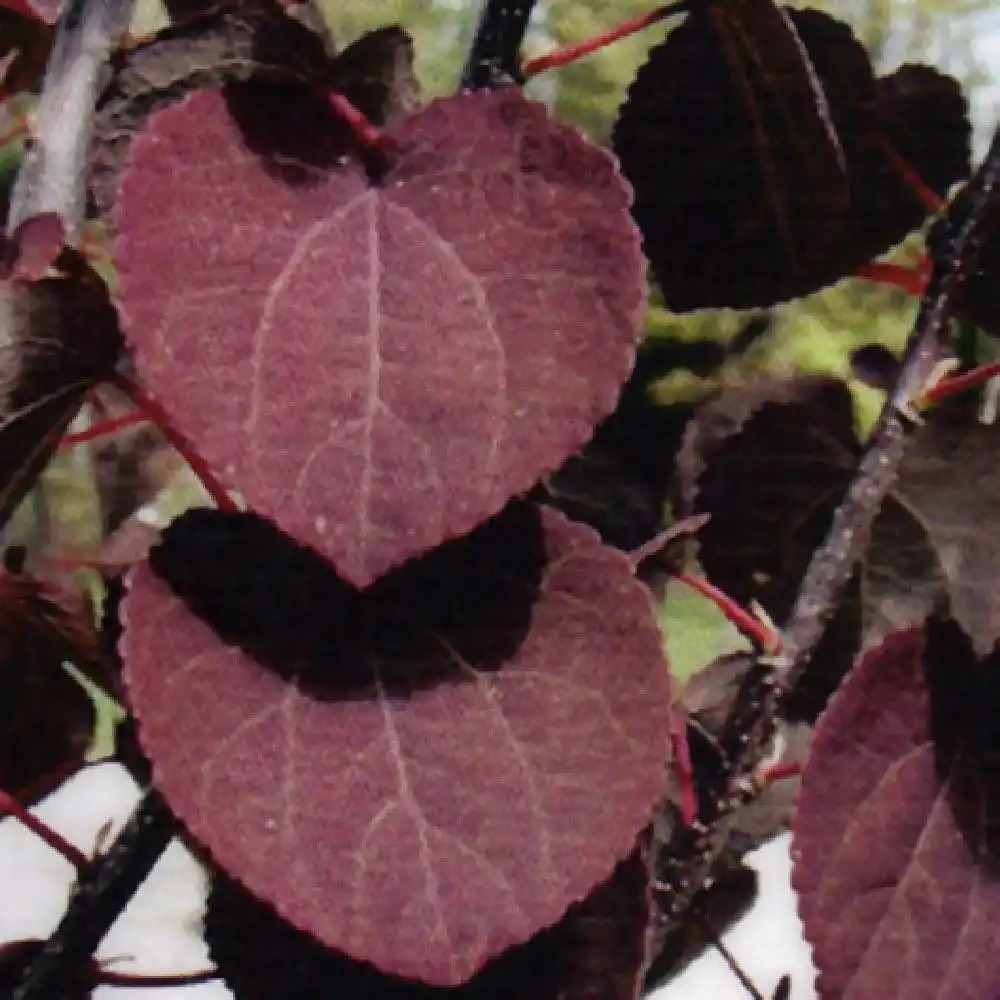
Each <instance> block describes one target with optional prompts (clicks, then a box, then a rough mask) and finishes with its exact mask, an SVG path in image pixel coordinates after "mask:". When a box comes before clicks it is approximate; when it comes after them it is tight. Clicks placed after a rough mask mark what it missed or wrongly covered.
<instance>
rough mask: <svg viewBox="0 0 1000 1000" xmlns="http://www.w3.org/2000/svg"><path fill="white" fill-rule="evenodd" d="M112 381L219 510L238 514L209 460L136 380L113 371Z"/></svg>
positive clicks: (237, 508)
mask: <svg viewBox="0 0 1000 1000" xmlns="http://www.w3.org/2000/svg"><path fill="white" fill-rule="evenodd" d="M111 381H112V383H113V384H114V385H115V386H117V387H118V388H119V389H121V391H122V392H123V393H125V395H126V396H128V398H129V399H130V400H131V401H132V403H133V404H134V405H135V407H136V409H137V410H138V411H139V412H140V413H141V414H143V415H144V416H145V418H146V419H147V420H149V421H150V422H151V423H154V424H156V426H157V427H158V428H159V429H160V430H161V431H162V432H163V436H164V437H165V438H166V439H167V440H168V441H169V442H170V443H171V444H172V445H173V446H174V447H175V448H176V449H177V451H178V452H180V455H181V457H182V458H183V459H184V461H185V462H187V464H188V465H190V466H191V469H192V470H193V471H194V474H195V475H196V476H197V477H198V478H199V479H200V480H201V484H202V485H203V486H204V487H205V489H206V490H207V491H208V494H209V496H211V498H212V499H213V500H214V501H215V504H216V506H217V507H218V508H219V510H226V511H230V512H231V513H238V512H239V507H238V506H237V505H236V503H235V501H234V500H233V498H232V497H231V496H230V495H229V493H228V492H227V491H226V489H225V487H224V486H223V485H222V483H220V482H219V480H218V478H217V477H216V475H215V473H214V472H213V471H212V470H211V468H210V467H209V465H208V463H207V462H206V461H205V459H204V458H202V457H201V455H200V454H199V453H198V451H197V449H195V448H194V446H193V445H192V444H191V442H190V441H188V439H187V438H186V437H184V435H183V434H181V433H180V432H178V431H177V430H176V429H175V427H174V425H173V421H172V420H171V419H170V414H168V413H167V411H166V410H165V409H164V408H163V407H162V406H161V405H160V404H159V403H158V402H157V401H156V400H155V399H154V398H153V397H152V396H150V395H149V393H147V392H146V390H145V389H143V388H142V386H140V385H139V384H138V383H136V382H133V381H132V379H130V378H129V377H128V376H127V375H123V374H122V373H121V372H115V374H114V376H113V378H112V380H111Z"/></svg>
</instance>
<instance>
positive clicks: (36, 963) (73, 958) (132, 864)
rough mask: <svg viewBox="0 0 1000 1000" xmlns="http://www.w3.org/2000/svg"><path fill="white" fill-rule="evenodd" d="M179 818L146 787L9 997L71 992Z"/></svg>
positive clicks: (40, 999)
mask: <svg viewBox="0 0 1000 1000" xmlns="http://www.w3.org/2000/svg"><path fill="white" fill-rule="evenodd" d="M175 822H176V821H175V820H174V817H173V815H172V814H171V812H170V810H169V809H168V808H167V805H166V803H165V802H164V801H163V798H162V797H161V796H160V794H159V792H157V791H155V790H150V791H147V792H146V794H145V795H144V796H143V798H142V800H141V801H140V802H139V805H138V806H137V807H136V810H135V812H134V813H133V814H132V818H131V819H130V820H129V821H128V823H127V824H126V825H125V827H124V828H123V829H122V832H121V833H120V834H119V836H118V838H117V839H116V840H115V842H114V843H113V844H112V845H111V848H110V850H108V852H107V853H106V854H104V855H103V856H102V857H100V858H98V859H97V860H96V861H95V862H94V863H93V865H92V866H91V868H90V870H89V872H88V873H87V875H86V876H85V877H84V878H83V879H81V880H80V882H79V883H78V884H77V887H76V890H75V892H74V893H73V896H72V899H71V900H70V904H69V908H68V909H67V911H66V915H65V916H64V917H63V918H62V920H61V921H60V922H59V926H58V927H57V928H56V930H55V932H54V933H53V935H52V937H50V938H49V939H48V941H46V942H45V944H44V946H43V947H42V950H41V951H40V952H39V953H38V955H37V956H36V957H35V959H34V960H33V961H32V962H31V963H30V964H29V965H28V968H27V970H26V971H25V973H24V977H23V978H22V980H21V983H20V985H19V986H18V987H17V988H16V989H15V990H14V992H13V993H12V994H11V998H10V1000H52V998H53V997H60V996H63V995H67V991H68V990H69V988H70V986H71V985H72V983H73V980H74V974H75V972H76V971H77V970H79V969H80V967H81V966H82V965H84V964H86V963H87V962H89V961H90V958H91V956H92V955H93V953H94V951H95V950H96V949H97V946H98V945H99V944H100V942H101V939H102V938H103V937H104V935H105V934H107V932H108V930H109V929H110V927H111V925H112V924H113V923H114V922H115V921H116V920H117V919H118V917H119V915H120V914H121V912H122V910H124V909H125V907H126V905H127V904H128V901H129V900H130V899H131V898H132V896H133V895H134V894H135V891H136V889H138V888H139V886H140V885H141V884H142V883H143V881H145V879H146V876H147V875H148V874H149V873H150V871H151V870H152V868H153V865H154V864H156V861H157V859H158V858H159V857H160V855H161V854H163V852H164V851H165V850H166V848H167V845H168V844H169V843H170V840H171V838H172V837H173V835H174V833H175Z"/></svg>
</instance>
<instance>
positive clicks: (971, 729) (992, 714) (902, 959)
mask: <svg viewBox="0 0 1000 1000" xmlns="http://www.w3.org/2000/svg"><path fill="white" fill-rule="evenodd" d="M997 676H998V675H997V662H996V653H991V654H990V655H989V656H988V657H986V658H985V659H983V660H977V659H976V657H975V656H974V654H973V652H972V649H971V647H970V645H969V643H968V640H967V639H966V638H965V637H964V635H963V634H962V631H961V629H960V628H958V627H957V626H955V625H954V624H953V623H950V622H940V621H931V622H930V623H928V625H927V626H926V627H923V626H919V625H918V626H914V627H912V628H910V629H909V630H906V631H903V632H898V633H894V634H893V635H891V636H890V637H889V638H887V639H886V640H885V641H884V642H883V643H882V644H881V645H879V646H878V647H876V648H874V649H872V650H870V651H869V652H868V653H867V655H866V656H865V657H864V659H863V660H862V661H861V662H860V663H859V664H858V666H856V667H855V669H854V670H853V671H852V672H851V674H850V676H849V677H848V679H847V681H846V682H845V684H844V686H843V687H842V688H841V690H840V691H839V692H838V693H837V694H836V695H835V696H834V698H833V699H832V700H831V702H830V705H829V707H828V708H827V710H826V712H825V713H824V714H823V716H822V717H821V719H820V721H819V724H818V725H817V728H816V734H815V738H814V741H813V745H812V751H811V754H810V757H809V760H808V764H807V766H806V769H805V773H804V775H803V779H802V791H801V794H800V798H799V808H798V813H797V816H796V819H795V822H794V826H793V834H794V841H793V857H795V858H796V862H795V869H794V874H793V885H794V887H795V889H796V890H797V891H798V894H799V911H800V914H801V916H802V919H803V923H804V925H805V932H806V937H807V938H808V940H809V941H810V943H811V944H812V947H813V956H814V960H815V962H816V965H817V968H818V969H819V977H818V980H817V990H818V993H819V995H820V997H822V998H823V1000H839V998H841V997H851V998H855V1000H866V998H869V997H870V998H872V1000H874V998H879V1000H881V998H884V997H896V996H900V997H903V996H905V997H921V998H928V1000H931V998H933V1000H949V998H965V997H987V996H994V995H996V993H997V991H998V989H1000V962H998V960H997V958H996V949H995V948H993V947H991V942H992V940H993V937H994V930H995V927H996V923H997V919H998V917H1000V883H998V882H997V879H996V853H995V849H996V846H997V845H996V837H995V829H996V821H997V805H998V801H1000V800H998V793H1000V788H998V786H997V772H996V763H995V762H996V759H997V736H996V718H997V712H998V710H1000V690H998V685H997V679H996V678H997Z"/></svg>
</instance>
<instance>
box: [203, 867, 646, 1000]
mask: <svg viewBox="0 0 1000 1000" xmlns="http://www.w3.org/2000/svg"><path fill="white" fill-rule="evenodd" d="M647 878H648V873H647V871H646V867H645V865H644V864H643V861H642V859H641V857H640V856H639V854H638V852H633V854H631V855H630V856H629V857H628V858H626V860H624V861H622V862H621V863H619V865H618V866H617V867H616V868H615V870H614V872H613V874H612V876H611V878H610V879H608V880H607V881H606V882H603V883H602V884H601V885H599V886H597V887H596V888H595V889H594V890H593V891H592V892H591V893H590V895H589V896H588V897H587V898H586V899H585V900H584V901H583V902H582V903H579V904H577V905H575V906H573V907H571V908H570V910H569V912H568V913H567V914H566V916H565V917H563V919H562V920H560V921H559V923H558V924H556V925H555V926H554V927H552V928H549V929H548V930H545V931H542V932H541V933H539V934H537V935H536V936H535V937H534V938H532V939H531V940H530V941H528V942H527V943H526V944H523V945H519V946H517V947H515V948H511V949H510V950H508V951H507V952H505V953H504V954H503V955H501V956H499V957H498V958H496V959H494V960H493V961H491V962H489V963H488V964H487V965H486V967H485V968H484V969H483V970H482V971H480V972H479V973H477V974H476V975H475V976H473V978H472V979H471V980H469V982H467V983H464V984H462V985H461V986H455V987H452V988H451V989H442V988H440V987H434V986H427V985H425V984H423V983H418V982H414V981H413V980H404V979H401V978H399V977H398V976H388V975H386V974H384V973H380V972H378V971H377V970H376V969H373V968H372V967H371V966H370V965H365V964H363V963H361V962H356V961H353V960H352V959H350V958H348V957H347V956H346V955H344V954H343V953H341V952H337V951H333V950H331V949H329V948H324V947H323V946H321V945H319V944H318V943H317V942H316V941H315V939H313V938H311V937H309V936H308V935H306V934H302V933H301V932H299V931H296V930H295V929H294V928H293V927H291V926H290V925H289V924H287V923H286V922H285V921H283V920H281V919H280V918H279V917H278V916H277V915H276V914H275V913H274V911H273V910H271V909H270V908H269V907H267V906H265V905H263V904H262V903H260V902H259V901H258V900H255V899H254V898H253V897H252V896H250V895H249V894H248V893H247V892H246V891H245V890H243V889H241V888H240V886H239V885H237V884H236V883H234V882H232V881H231V880H229V879H226V878H225V877H224V876H220V877H217V878H216V879H215V880H214V884H213V889H212V893H211V895H210V896H209V902H208V914H207V918H206V927H205V934H206V937H207V939H208V942H209V948H210V951H211V954H212V959H213V961H215V962H216V963H217V965H218V967H219V970H220V973H221V974H222V975H223V977H224V978H225V979H226V982H227V983H228V984H229V986H230V988H231V989H232V990H233V991H234V992H235V994H236V996H237V998H238V1000H328V998H329V1000H333V997H340V996H345V997H364V998H365V1000H509V998H511V997H524V998H526V1000H635V996H636V991H637V986H638V983H637V978H638V972H639V968H640V966H641V964H642V959H643V954H642V951H643V948H642V945H643V937H644V932H645V928H646V923H647V921H648V910H647V902H646V882H647Z"/></svg>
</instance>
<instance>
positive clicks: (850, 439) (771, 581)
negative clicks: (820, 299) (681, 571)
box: [680, 378, 1000, 654]
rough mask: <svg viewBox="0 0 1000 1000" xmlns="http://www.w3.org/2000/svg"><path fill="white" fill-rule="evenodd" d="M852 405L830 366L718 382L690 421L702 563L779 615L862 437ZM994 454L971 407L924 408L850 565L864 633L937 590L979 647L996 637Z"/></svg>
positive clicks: (891, 625)
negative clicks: (738, 383) (828, 373)
mask: <svg viewBox="0 0 1000 1000" xmlns="http://www.w3.org/2000/svg"><path fill="white" fill-rule="evenodd" d="M850 407H851V404H850V395H849V393H848V390H847V388H846V386H844V384H843V383H841V382H840V381H839V380H836V379H827V378H799V379H795V380H793V381H792V382H785V383H782V382H772V381H765V382H761V383H758V384H756V385H752V386H749V387H743V388H735V389H731V390H727V391H726V392H725V393H723V395H722V396H721V397H720V398H719V399H718V400H716V401H714V402H712V403H709V404H707V405H706V406H705V407H703V408H702V410H701V411H700V412H699V413H698V415H697V416H696V418H695V420H694V421H693V422H692V424H691V426H690V428H689V432H688V437H687V441H686V443H685V447H684V450H683V452H682V460H681V463H680V467H681V470H682V472H681V477H682V484H683V485H682V490H683V493H684V499H685V506H684V508H683V511H684V513H709V514H711V519H710V520H709V522H708V523H707V524H706V525H705V526H704V528H702V529H701V531H700V532H699V541H700V558H701V560H702V563H703V565H704V566H705V569H706V572H707V573H708V574H709V576H710V577H711V579H712V580H713V581H714V582H715V583H717V584H718V585H719V586H721V587H722V588H723V589H724V590H726V591H727V592H729V593H731V594H732V595H733V596H734V597H736V598H737V599H738V600H741V601H749V600H751V599H756V600H759V601H760V602H761V603H762V604H763V605H764V607H765V608H766V609H767V610H768V611H769V612H770V613H771V614H772V615H774V616H775V617H776V619H777V620H779V621H780V620H781V619H782V618H783V617H784V616H785V615H786V614H787V613H788V611H789V609H790V607H791V603H792V601H793V600H794V595H795V593H796V591H797V589H798V586H799V582H800V580H801V577H802V574H803V572H804V570H805V566H806V563H807V562H808V558H809V555H810V553H811V552H812V550H813V549H814V548H815V546H816V545H817V544H818V542H819V541H820V540H821V539H822V537H823V535H824V534H825V532H826V529H827V527H828V525H829V522H830V518H831V517H832V515H833V510H834V508H835V507H836V505H837V503H838V502H839V500H840V497H841V496H842V494H843V492H844V490H846V488H847V486H848V484H849V483H850V481H851V478H852V476H853V474H854V469H855V466H856V463H857V459H858V456H859V455H860V448H859V445H858V443H857V441H856V440H855V437H854V433H853V429H852V428H851V417H850V412H851V411H850ZM998 460H1000V434H998V432H997V429H996V428H995V427H992V426H986V425H984V424H981V423H980V422H979V421H978V420H977V419H976V414H975V410H974V409H973V408H972V407H970V406H968V405H965V404H964V403H955V404H950V405H945V406H939V407H937V408H935V409H934V410H933V411H932V412H931V413H930V414H929V415H928V417H927V420H926V423H925V426H923V427H921V428H919V430H918V431H917V432H916V434H915V435H914V441H913V442H912V444H911V445H910V446H909V448H908V450H907V453H906V455H905V456H904V458H903V460H902V463H901V466H900V470H899V476H898V478H897V481H896V484H895V485H894V486H893V488H892V491H891V492H890V494H889V497H888V498H887V500H886V502H885V504H884V505H883V508H882V510H881V511H880V512H879V514H878V516H877V518H876V520H875V524H874V527H873V530H872V537H871V542H870V544H869V548H868V551H867V553H866V554H865V557H864V559H863V560H862V562H861V565H860V567H859V578H858V586H859V587H860V591H859V593H858V595H857V599H858V600H860V608H861V615H862V619H863V622H862V633H863V641H864V644H865V645H868V644H871V643H873V642H877V641H878V640H879V639H880V638H882V637H883V636H885V635H886V634H888V633H889V632H891V631H894V630H896V629H898V628H901V627H902V626H904V625H907V624H909V623H910V622H913V621H916V620H921V619H923V618H924V617H926V615H928V614H929V613H930V612H932V611H934V610H935V609H937V608H938V607H939V606H941V605H943V604H944V603H947V604H948V606H950V608H951V611H952V614H954V616H955V618H956V619H957V620H958V621H959V622H960V623H961V625H962V627H963V628H965V629H966V631H967V632H968V634H969V635H970V637H971V638H972V640H973V643H974V645H975V648H976V651H977V652H978V653H979V654H983V653H985V652H987V651H988V650H990V649H992V647H993V645H994V643H995V642H996V641H997V639H1000V603H998V599H997V596H996V589H995V587H994V586H993V581H994V579H995V575H996V573H997V571H998V569H1000V546H998V544H997V542H996V540H995V535H996V532H995V531H994V530H993V526H994V524H996V523H997V521H998V519H1000V483H997V485H996V486H995V487H994V486H993V485H992V484H993V480H994V479H995V478H996V477H997V472H996V471H995V470H996V469H997V468H998V467H1000V466H998ZM971 484H976V485H975V488H972V485H971ZM850 596H851V595H849V597H850ZM850 603H851V601H850V600H849V602H848V604H850ZM839 614H841V615H846V614H848V612H847V611H845V610H844V608H841V610H840V612H839ZM837 645H838V646H842V645H843V637H839V638H838V641H837ZM847 653H848V654H849V653H850V648H848V650H847Z"/></svg>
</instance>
